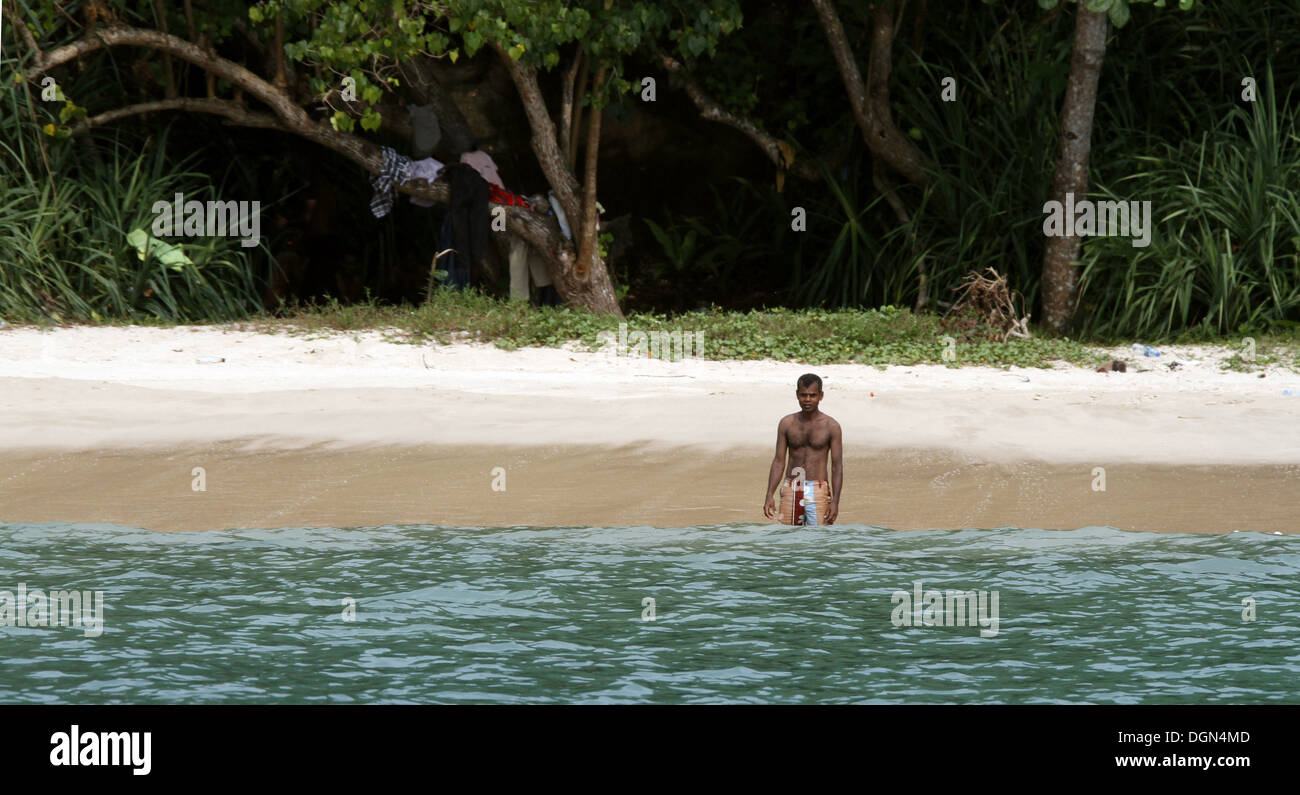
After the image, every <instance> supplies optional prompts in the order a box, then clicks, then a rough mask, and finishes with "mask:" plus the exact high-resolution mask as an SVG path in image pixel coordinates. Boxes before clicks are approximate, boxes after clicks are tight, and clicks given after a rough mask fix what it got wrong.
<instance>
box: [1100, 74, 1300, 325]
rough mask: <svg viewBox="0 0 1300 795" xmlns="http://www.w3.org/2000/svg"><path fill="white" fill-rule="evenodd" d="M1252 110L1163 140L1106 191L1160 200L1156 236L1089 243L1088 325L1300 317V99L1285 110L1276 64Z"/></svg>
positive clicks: (1103, 189) (1103, 193) (1272, 321)
mask: <svg viewBox="0 0 1300 795" xmlns="http://www.w3.org/2000/svg"><path fill="white" fill-rule="evenodd" d="M1259 89H1260V96H1259V100H1258V101H1257V102H1255V103H1253V104H1252V105H1251V107H1250V108H1249V110H1243V109H1241V108H1238V107H1233V108H1232V109H1231V111H1230V112H1229V113H1228V114H1227V115H1226V116H1225V117H1224V118H1223V120H1222V122H1221V123H1219V124H1218V125H1217V126H1216V128H1215V129H1214V130H1212V131H1209V132H1206V133H1204V134H1203V135H1202V136H1201V137H1200V138H1199V139H1196V140H1192V141H1181V142H1168V141H1157V142H1154V143H1153V144H1152V147H1151V148H1152V150H1153V151H1154V152H1155V153H1154V154H1152V155H1142V156H1138V157H1135V158H1133V166H1132V168H1131V170H1130V173H1129V175H1128V176H1127V177H1125V178H1123V179H1122V180H1120V181H1118V182H1117V183H1116V184H1115V185H1114V186H1113V187H1111V186H1105V185H1103V186H1099V187H1098V190H1097V194H1098V196H1099V197H1102V198H1107V199H1109V198H1114V199H1123V200H1129V199H1141V200H1148V201H1150V202H1151V204H1152V211H1153V215H1154V216H1155V220H1156V229H1155V232H1154V234H1153V236H1152V242H1151V245H1150V246H1148V247H1145V248H1133V247H1131V245H1130V243H1129V241H1128V240H1127V239H1125V238H1093V239H1090V240H1088V241H1087V242H1086V245H1085V247H1084V257H1083V260H1084V263H1085V268H1084V272H1083V287H1082V289H1081V291H1080V295H1081V301H1082V303H1083V304H1084V307H1085V310H1086V311H1085V313H1084V314H1083V317H1082V324H1083V330H1084V332H1085V333H1087V334H1095V335H1106V336H1115V335H1120V334H1129V335H1138V336H1143V337H1148V338H1163V337H1168V336H1171V335H1173V334H1175V333H1177V332H1178V331H1181V330H1184V329H1196V328H1200V329H1203V330H1205V331H1209V332H1214V333H1219V334H1225V333H1229V332H1233V331H1237V330H1238V329H1244V328H1260V329H1267V328H1270V327H1273V326H1275V325H1277V324H1279V323H1281V322H1285V321H1288V320H1290V321H1295V320H1297V319H1300V136H1297V134H1296V133H1295V129H1296V124H1297V122H1300V108H1298V107H1296V106H1295V105H1293V104H1292V103H1291V102H1290V95H1288V98H1287V101H1286V102H1284V103H1283V108H1282V109H1279V108H1278V104H1277V99H1276V96H1275V95H1274V91H1273V80H1272V75H1271V72H1270V73H1268V75H1267V76H1266V79H1265V80H1264V81H1263V82H1261V84H1260V86H1259Z"/></svg>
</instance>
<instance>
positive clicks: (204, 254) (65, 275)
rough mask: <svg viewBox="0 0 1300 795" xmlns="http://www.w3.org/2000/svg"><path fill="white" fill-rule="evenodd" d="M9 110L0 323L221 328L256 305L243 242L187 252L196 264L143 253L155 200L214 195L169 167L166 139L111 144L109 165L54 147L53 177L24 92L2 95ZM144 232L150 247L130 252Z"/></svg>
mask: <svg viewBox="0 0 1300 795" xmlns="http://www.w3.org/2000/svg"><path fill="white" fill-rule="evenodd" d="M0 103H2V104H3V105H4V106H5V111H6V112H5V113H4V115H3V118H0V130H3V134H0V316H3V317H5V318H7V319H11V320H20V321H31V322H49V321H54V322H66V321H73V320H85V321H92V322H99V321H102V320H106V319H113V318H131V319H136V320H141V319H145V318H149V317H153V318H159V319H165V320H170V321H181V320H214V319H232V318H237V317H243V316H245V315H246V314H247V313H248V312H249V311H250V310H251V309H254V308H256V307H257V306H258V296H257V291H256V286H255V279H254V276H253V264H252V258H251V254H250V252H249V250H247V249H242V248H241V247H240V246H239V243H238V241H236V240H234V239H233V238H200V239H194V240H191V241H187V242H186V243H185V245H184V251H183V255H182V256H183V258H186V259H188V260H190V263H189V264H186V263H185V262H184V261H183V260H182V259H176V258H175V257H171V256H167V255H166V251H164V250H155V251H153V252H147V253H146V256H143V257H142V256H140V254H139V252H138V251H137V248H136V244H137V243H140V242H147V240H148V235H145V234H144V232H143V230H145V229H149V228H150V226H151V224H152V220H153V216H152V213H151V207H152V203H153V201H154V200H156V199H157V198H158V197H169V196H172V195H173V194H174V193H176V192H178V191H180V192H183V193H185V194H186V195H187V196H189V197H192V198H198V197H201V196H204V195H205V194H208V193H210V192H211V184H210V182H209V180H208V178H207V177H206V176H205V175H202V174H198V173H195V172H192V171H189V170H188V169H187V165H186V163H185V162H181V163H176V162H174V161H173V160H172V159H171V158H169V157H168V156H167V152H166V150H167V133H166V131H165V130H164V131H163V132H162V133H160V134H159V135H158V137H157V138H156V139H153V140H151V141H150V142H148V143H146V145H145V146H144V147H143V148H141V147H139V146H138V145H131V144H127V143H125V142H121V141H117V140H115V139H101V145H106V146H107V149H108V151H107V152H106V156H103V157H101V158H99V159H88V158H85V157H82V156H81V152H79V151H78V149H77V148H76V147H77V144H76V143H75V142H73V141H57V140H56V142H54V143H53V144H51V145H50V146H49V148H48V151H47V157H48V159H49V169H50V170H49V171H48V172H47V171H46V167H45V163H44V160H43V159H42V156H41V151H40V142H39V141H38V140H37V135H38V134H39V133H38V132H37V130H36V129H35V128H34V127H33V126H32V125H31V124H30V116H29V111H28V109H27V108H25V107H23V106H24V105H25V103H26V96H25V92H24V91H23V90H22V87H21V86H20V85H15V84H13V83H9V82H6V84H5V85H3V86H0ZM65 107H66V106H65ZM142 149H143V151H142ZM136 230H139V231H140V232H141V235H143V237H144V240H137V239H135V238H132V239H131V241H132V242H128V235H129V234H130V233H131V232H133V231H136ZM173 253H177V252H175V251H174V250H173ZM178 265H179V267H177V266H178Z"/></svg>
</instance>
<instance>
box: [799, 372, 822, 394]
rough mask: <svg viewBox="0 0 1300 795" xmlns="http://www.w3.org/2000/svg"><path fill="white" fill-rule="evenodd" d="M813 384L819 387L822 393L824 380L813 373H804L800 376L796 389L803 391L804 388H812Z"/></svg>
mask: <svg viewBox="0 0 1300 795" xmlns="http://www.w3.org/2000/svg"><path fill="white" fill-rule="evenodd" d="M813 384H816V385H817V391H818V392H820V391H822V380H821V379H820V378H818V377H817V376H815V375H813V374H812V373H804V374H803V375H801V376H799V382H798V383H796V384H795V387H796V388H797V389H803V388H804V387H806V386H812V385H813Z"/></svg>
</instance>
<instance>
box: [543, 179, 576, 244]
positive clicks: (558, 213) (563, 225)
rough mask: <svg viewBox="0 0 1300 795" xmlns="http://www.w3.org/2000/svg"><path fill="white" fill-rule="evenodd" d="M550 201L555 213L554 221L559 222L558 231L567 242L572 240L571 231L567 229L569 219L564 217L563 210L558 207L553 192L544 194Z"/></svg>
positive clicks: (557, 201)
mask: <svg viewBox="0 0 1300 795" xmlns="http://www.w3.org/2000/svg"><path fill="white" fill-rule="evenodd" d="M546 195H547V196H548V197H550V200H551V209H552V210H554V211H555V220H557V221H559V222H560V231H561V232H563V233H564V236H565V237H566V238H568V239H569V240H572V239H573V231H572V230H570V229H569V219H568V218H566V217H565V215H564V208H563V207H561V206H560V200H559V199H557V198H555V191H551V192H550V193H548V194H546Z"/></svg>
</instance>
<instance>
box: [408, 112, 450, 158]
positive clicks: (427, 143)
mask: <svg viewBox="0 0 1300 795" xmlns="http://www.w3.org/2000/svg"><path fill="white" fill-rule="evenodd" d="M406 109H407V110H409V111H410V112H411V154H412V155H413V156H414V157H415V159H416V160H420V159H423V158H426V157H428V156H429V155H432V154H433V150H434V147H436V146H437V145H438V141H439V140H441V139H442V130H440V129H439V128H438V117H437V116H436V115H435V114H434V112H433V105H407V106H406Z"/></svg>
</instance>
